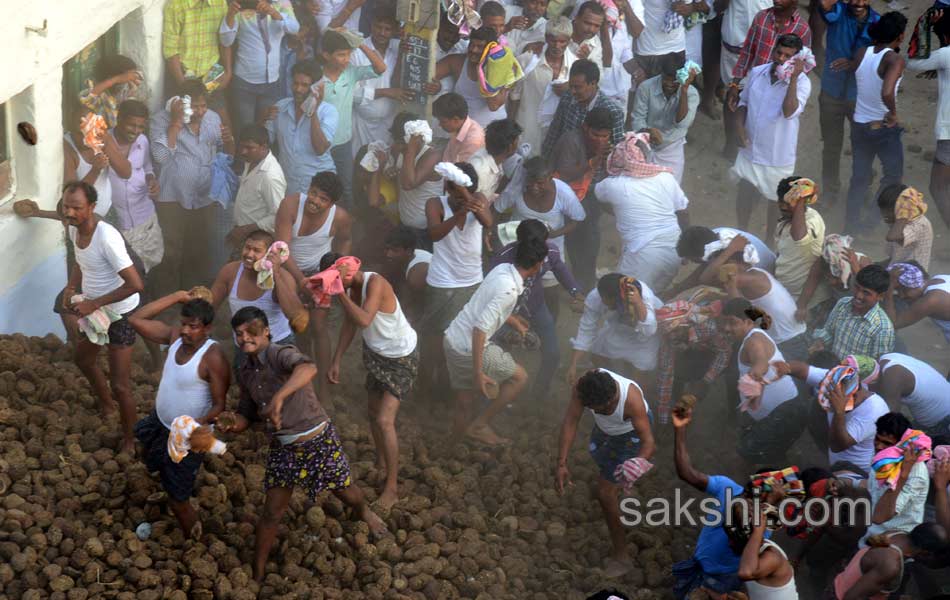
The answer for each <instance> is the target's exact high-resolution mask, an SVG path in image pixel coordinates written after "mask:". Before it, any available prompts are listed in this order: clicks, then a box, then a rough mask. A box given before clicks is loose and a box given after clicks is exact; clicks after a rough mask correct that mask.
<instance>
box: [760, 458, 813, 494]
mask: <svg viewBox="0 0 950 600" xmlns="http://www.w3.org/2000/svg"><path fill="white" fill-rule="evenodd" d="M749 487H750V488H751V491H752V497H753V498H754V497H756V496H759V495H763V494H767V493H769V492H771V491H773V490H781V491H782V492H784V493H785V495H787V496H804V495H805V484H804V482H802V480H801V478H800V477H799V470H798V467H797V466H795V465H792V466H790V467H786V468H784V469H782V470H781V471H768V472H765V473H756V474H754V475H750V476H749Z"/></svg>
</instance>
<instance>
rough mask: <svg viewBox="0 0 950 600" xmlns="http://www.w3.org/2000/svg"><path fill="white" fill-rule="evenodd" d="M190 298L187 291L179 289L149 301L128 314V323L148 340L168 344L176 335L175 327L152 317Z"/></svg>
mask: <svg viewBox="0 0 950 600" xmlns="http://www.w3.org/2000/svg"><path fill="white" fill-rule="evenodd" d="M189 300H191V296H190V295H189V294H188V292H185V291H180V292H174V293H172V294H168V295H167V296H163V297H161V298H159V299H158V300H154V301H152V302H149V303H148V304H146V305H145V306H143V307H142V308H140V309H138V310H137V311H135V312H134V313H132V315H131V316H129V325H131V326H132V328H133V329H135V331H136V332H137V333H138V334H139V335H140V336H142V337H143V338H145V339H147V340H148V341H150V342H155V343H156V344H170V343H172V342H173V341H174V338H175V337H177V332H176V331H175V328H174V327H172V326H171V325H168V324H167V323H164V322H162V321H159V320H157V319H154V318H153V317H155V316H157V315H159V314H161V313H163V312H165V311H166V310H168V309H169V308H171V307H172V306H174V305H176V304H180V303H184V302H188V301H189Z"/></svg>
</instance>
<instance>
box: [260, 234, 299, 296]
mask: <svg viewBox="0 0 950 600" xmlns="http://www.w3.org/2000/svg"><path fill="white" fill-rule="evenodd" d="M288 258H290V246H288V245H287V242H282V241H280V240H277V241H276V242H274V243H273V244H271V245H270V248H268V249H267V254H265V255H264V257H263V258H261V259H260V260H258V261H257V262H255V263H254V270H255V271H257V287H259V288H261V289H262V290H272V289H274V270H275V269H276V268H277V267H279V266H280V265H282V264H284V263H285V262H287V259H288Z"/></svg>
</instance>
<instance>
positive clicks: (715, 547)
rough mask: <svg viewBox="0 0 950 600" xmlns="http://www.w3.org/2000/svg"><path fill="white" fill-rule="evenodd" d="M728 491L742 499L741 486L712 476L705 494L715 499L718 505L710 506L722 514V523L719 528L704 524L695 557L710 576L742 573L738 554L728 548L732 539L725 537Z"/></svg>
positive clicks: (725, 478) (730, 480)
mask: <svg viewBox="0 0 950 600" xmlns="http://www.w3.org/2000/svg"><path fill="white" fill-rule="evenodd" d="M726 490H732V498H733V499H735V498H738V497H739V496H741V495H742V492H743V488H742V486H741V485H739V484H738V483H736V482H735V481H733V480H732V479H729V478H728V477H726V476H724V475H710V476H709V484H708V485H707V486H706V494H708V495H709V496H712V497H713V498H715V499H716V504H715V505H714V506H712V507H710V511H713V510H714V511H716V512H717V513H719V515H720V521H721V523H720V524H719V525H718V526H716V527H712V526H710V525H703V529H702V531H700V532H699V539H698V540H696V551H695V552H693V558H694V559H696V560H697V561H699V564H700V565H702V567H703V572H704V573H709V574H710V575H722V574H726V573H736V572H738V570H739V555H738V554H736V553H735V552H733V551H732V548H731V547H730V546H729V538H728V537H726V530H725V529H723V526H722V523H725V509H726V508H727V505H726ZM703 520H704V521H709V520H711V517H706V516H704V517H703Z"/></svg>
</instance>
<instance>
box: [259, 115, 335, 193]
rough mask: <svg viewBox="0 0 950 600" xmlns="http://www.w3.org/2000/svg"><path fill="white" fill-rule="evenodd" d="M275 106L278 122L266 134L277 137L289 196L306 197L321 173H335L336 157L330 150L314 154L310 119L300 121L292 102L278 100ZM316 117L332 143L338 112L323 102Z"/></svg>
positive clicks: (325, 135) (275, 120) (270, 122)
mask: <svg viewBox="0 0 950 600" xmlns="http://www.w3.org/2000/svg"><path fill="white" fill-rule="evenodd" d="M275 106H276V107H277V118H276V119H274V120H273V121H268V122H267V130H268V131H269V132H270V134H271V138H273V137H274V136H275V135H276V137H277V150H278V153H279V155H278V157H277V159H278V161H279V162H280V167H281V169H283V170H284V178H285V179H286V180H287V194H288V195H289V194H297V193H300V194H306V193H307V190H308V189H309V188H310V180H311V179H312V178H313V176H314V175H316V174H317V173H319V172H321V171H332V172H333V173H336V167H335V166H334V165H333V157H331V156H330V150H329V149H328V150H327V151H326V152H324V153H323V154H317V153H316V152H314V150H313V145H312V144H311V143H310V119H309V118H307V116H306V115H301V117H300V120H299V121H298V120H297V109H296V108H295V107H294V99H293V98H284V99H283V100H278V101H277V104H275ZM316 117H317V119H319V121H320V128H321V129H323V135H324V137H326V139H327V140H328V141H330V140H332V139H333V135H334V134H335V133H336V129H337V124H338V123H339V119H340V116H339V113H338V112H337V110H336V108H335V107H334V106H333V105H332V104H330V103H329V102H321V103H320V106H318V107H317V113H316Z"/></svg>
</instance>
